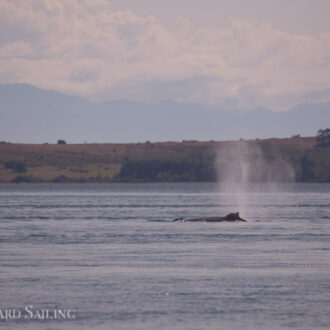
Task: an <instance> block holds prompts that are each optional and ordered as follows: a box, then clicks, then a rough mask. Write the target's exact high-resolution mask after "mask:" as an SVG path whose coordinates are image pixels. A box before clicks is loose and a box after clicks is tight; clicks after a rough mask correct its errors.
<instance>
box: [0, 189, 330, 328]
mask: <svg viewBox="0 0 330 330" xmlns="http://www.w3.org/2000/svg"><path fill="white" fill-rule="evenodd" d="M248 191H249V193H248V196H243V197H244V198H242V199H240V200H243V204H244V205H242V207H243V209H244V213H243V214H241V216H243V217H244V218H246V219H248V220H249V221H248V222H247V223H215V224H214V223H213V224H212V223H172V222H171V220H172V219H174V218H175V217H179V216H184V217H185V216H187V217H189V216H199V215H225V214H227V213H229V212H232V211H236V210H237V205H236V203H237V195H235V194H234V193H224V192H221V191H219V189H218V186H216V185H213V184H150V185H148V184H134V185H131V184H123V185H122V184H104V185H103V184H97V185H92V184H79V185H71V184H60V185H56V184H43V185H1V186H0V310H2V311H4V309H18V310H23V309H24V308H25V306H26V305H33V309H34V310H42V309H50V310H55V309H57V310H58V309H61V310H68V309H70V310H75V311H76V314H75V315H76V318H75V319H74V320H63V319H62V320H51V319H46V320H38V319H36V320H31V319H24V318H19V319H17V320H13V319H9V320H7V321H4V320H2V321H1V320H0V328H1V327H3V328H5V329H92V328H93V329H243V328H244V329H245V330H246V329H299V330H301V329H329V328H330V185H329V184H288V185H279V186H277V187H271V186H266V185H251V186H250V187H249V189H248ZM238 211H239V210H238Z"/></svg>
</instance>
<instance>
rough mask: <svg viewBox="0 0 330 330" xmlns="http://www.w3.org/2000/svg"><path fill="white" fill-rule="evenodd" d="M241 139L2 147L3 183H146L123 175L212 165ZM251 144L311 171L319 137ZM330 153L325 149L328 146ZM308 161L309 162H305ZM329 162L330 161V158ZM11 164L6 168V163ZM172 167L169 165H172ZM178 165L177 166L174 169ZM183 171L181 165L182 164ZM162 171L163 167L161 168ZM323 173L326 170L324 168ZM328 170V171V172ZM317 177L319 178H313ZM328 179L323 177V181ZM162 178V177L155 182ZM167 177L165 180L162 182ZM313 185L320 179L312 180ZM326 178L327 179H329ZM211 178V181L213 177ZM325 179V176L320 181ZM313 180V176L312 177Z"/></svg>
mask: <svg viewBox="0 0 330 330" xmlns="http://www.w3.org/2000/svg"><path fill="white" fill-rule="evenodd" d="M237 143H240V142H239V141H222V142H215V141H209V142H198V141H183V142H161V143H150V142H146V143H135V144H111V143H107V144H42V145H40V144H12V143H1V144H0V182H2V183H6V182H11V181H12V182H111V181H144V180H143V178H142V179H141V180H139V178H138V177H137V178H136V180H131V178H130V176H127V177H123V176H122V174H121V170H122V168H123V166H124V165H125V164H126V165H127V164H129V163H130V162H131V163H132V162H134V164H138V163H139V162H140V163H141V164H147V163H148V162H149V163H148V164H151V163H152V162H153V161H157V162H158V163H157V164H158V166H159V164H167V165H168V166H170V167H171V171H172V172H171V173H172V174H173V171H174V172H175V166H176V165H175V164H183V163H184V164H186V165H185V166H187V164H195V165H194V166H195V167H196V166H197V165H196V164H197V162H199V163H198V164H201V165H200V166H206V165H205V164H207V165H208V166H209V167H210V166H211V165H212V163H213V162H214V161H215V159H216V155H217V154H219V152H220V153H221V150H222V149H223V148H227V147H230V146H235V144H237ZM247 143H248V144H253V145H258V148H260V149H261V150H262V151H263V153H264V154H265V155H267V154H269V153H270V152H272V151H273V150H276V152H277V153H278V152H279V153H281V155H285V157H287V158H289V159H290V162H292V163H293V165H294V166H296V167H297V171H298V172H299V171H303V170H302V169H301V168H300V169H299V168H298V167H299V166H300V167H301V164H300V162H302V161H303V160H305V161H306V162H307V163H308V164H309V167H310V170H311V168H313V165H311V164H310V162H311V161H312V162H313V159H314V158H315V156H314V158H313V157H312V160H310V161H309V162H308V157H311V156H310V155H311V153H313V152H314V153H315V150H316V149H315V138H313V137H310V138H289V139H267V140H254V141H247ZM325 149H327V148H325ZM323 153H324V151H323V150H321V151H317V157H316V158H318V159H319V160H318V162H319V163H320V162H321V163H322V162H323V163H324V162H325V163H326V166H328V165H327V162H328V160H327V158H326V156H324V155H323ZM304 157H305V158H304ZM10 161H17V162H21V163H24V164H25V165H26V170H25V171H19V170H15V169H12V168H6V167H8V164H7V163H8V162H10ZM329 162H330V160H329ZM6 164H7V165H6ZM169 164H170V165H169ZM173 164H174V165H173ZM181 167H182V166H181ZM162 168H164V166H163V167H162ZM323 172H324V170H323ZM325 172H327V167H326V169H325ZM314 176H315V175H314ZM324 177H325V178H324ZM155 178H156V179H154V180H156V181H190V180H192V181H196V180H197V181H198V178H197V179H196V180H194V176H193V175H192V176H190V177H187V176H185V179H182V178H183V177H181V179H180V175H179V176H178V175H172V176H171V175H166V173H165V174H164V173H162V175H159V176H158V177H155ZM157 178H158V179H157ZM161 178H163V179H161ZM314 179H315V181H319V180H317V178H314ZM325 179H326V180H325ZM210 180H212V179H210ZM324 180H325V181H327V176H326V175H325V176H324V173H323V179H322V181H324ZM311 181H313V175H312V176H311Z"/></svg>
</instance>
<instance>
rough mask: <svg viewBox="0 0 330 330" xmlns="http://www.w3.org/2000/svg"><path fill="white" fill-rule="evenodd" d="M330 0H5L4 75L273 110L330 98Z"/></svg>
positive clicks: (94, 94)
mask: <svg viewBox="0 0 330 330" xmlns="http://www.w3.org/2000/svg"><path fill="white" fill-rule="evenodd" d="M329 13H330V1H329V0H286V1H284V0H236V1H235V0H231V1H228V0H226V1H223V0H167V1H163V0H109V1H107V0H24V1H22V0H0V62H1V63H0V83H15V82H26V83H31V84H34V85H36V86H39V87H42V88H48V89H54V90H58V91H62V92H66V93H69V94H75V95H79V96H82V97H85V98H88V99H92V100H112V99H131V100H137V101H144V102H145V101H146V102H150V101H159V100H164V99H173V100H176V101H182V102H198V103H203V104H215V105H220V106H225V107H231V108H242V109H249V108H253V107H256V106H265V107H270V108H272V109H274V110H283V109H288V108H289V107H291V106H293V105H296V104H299V103H306V102H322V101H329V100H330V20H329Z"/></svg>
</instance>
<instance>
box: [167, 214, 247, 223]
mask: <svg viewBox="0 0 330 330" xmlns="http://www.w3.org/2000/svg"><path fill="white" fill-rule="evenodd" d="M225 221H229V222H234V221H242V222H246V220H244V219H242V218H241V217H240V216H239V213H238V212H236V213H229V214H227V215H226V216H224V217H200V218H177V219H174V220H173V222H225Z"/></svg>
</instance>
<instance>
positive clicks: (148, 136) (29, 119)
mask: <svg viewBox="0 0 330 330" xmlns="http://www.w3.org/2000/svg"><path fill="white" fill-rule="evenodd" d="M329 126H330V102H328V103H319V104H304V105H299V106H296V107H294V108H292V109H291V110H289V111H285V112H275V111H272V110H269V109H265V108H256V109H253V110H250V111H247V112H240V111H228V110H225V109H221V108H217V107H208V106H205V105H201V104H188V103H177V102H173V101H164V102H159V103H151V104H143V103H137V102H132V101H127V100H119V101H111V102H100V103H94V102H90V101H88V100H85V99H82V98H79V97H75V96H70V95H66V94H63V93H59V92H55V91H50V90H44V89H40V88H37V87H34V86H32V85H28V84H6V85H0V141H7V142H21V143H43V142H49V143H54V142H56V141H57V140H58V139H64V140H66V141H67V142H68V143H83V142H85V141H87V142H89V143H93V142H123V143H124V142H125V143H127V142H144V141H146V140H150V141H181V140H183V139H185V140H205V141H206V140H230V139H239V138H244V139H254V138H269V137H290V136H292V135H296V134H301V135H302V136H314V135H315V134H316V132H317V130H318V129H320V128H326V127H329Z"/></svg>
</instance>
